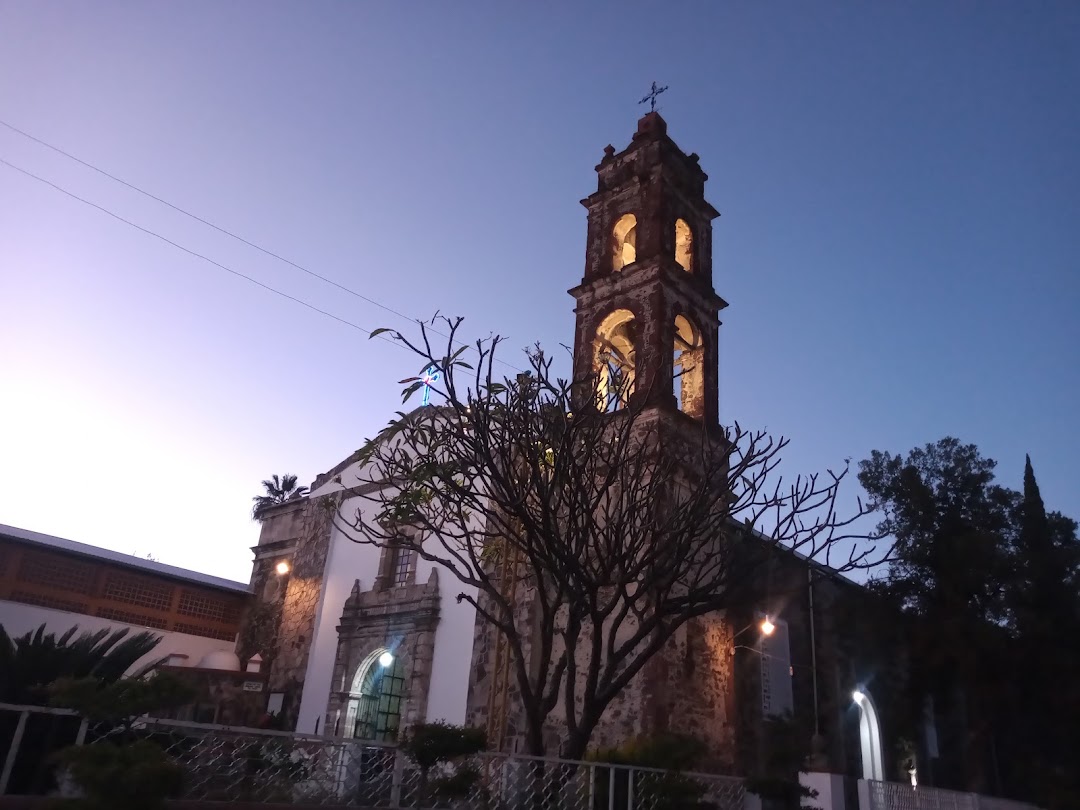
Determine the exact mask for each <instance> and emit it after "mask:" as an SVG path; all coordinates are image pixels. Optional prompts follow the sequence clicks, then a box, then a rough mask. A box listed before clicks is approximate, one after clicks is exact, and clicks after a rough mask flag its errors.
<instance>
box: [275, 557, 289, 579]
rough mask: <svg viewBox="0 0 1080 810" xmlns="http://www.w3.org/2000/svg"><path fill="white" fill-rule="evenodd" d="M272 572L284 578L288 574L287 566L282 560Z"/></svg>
mask: <svg viewBox="0 0 1080 810" xmlns="http://www.w3.org/2000/svg"><path fill="white" fill-rule="evenodd" d="M274 570H275V571H277V572H278V575H279V576H285V575H286V574H287V573H289V564H288V563H287V562H285V560H282V561H281V562H279V563H278V564H277V565H276V566H274Z"/></svg>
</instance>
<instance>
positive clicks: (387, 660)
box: [379, 650, 394, 669]
mask: <svg viewBox="0 0 1080 810" xmlns="http://www.w3.org/2000/svg"><path fill="white" fill-rule="evenodd" d="M392 663H394V654H393V653H392V652H390V651H389V650H387V651H386V652H384V653H383V654H382V655H380V656H379V666H380V667H382V668H383V669H386V668H387V667H388V666H390V665H391V664H392Z"/></svg>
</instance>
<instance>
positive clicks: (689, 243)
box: [675, 219, 694, 273]
mask: <svg viewBox="0 0 1080 810" xmlns="http://www.w3.org/2000/svg"><path fill="white" fill-rule="evenodd" d="M675 261H677V262H678V263H679V266H680V267H682V269H683V270H685V271H686V272H687V273H689V272H690V271H691V270H693V268H694V234H693V232H692V231H691V230H690V226H689V225H688V224H687V222H686V220H685V219H677V220H675Z"/></svg>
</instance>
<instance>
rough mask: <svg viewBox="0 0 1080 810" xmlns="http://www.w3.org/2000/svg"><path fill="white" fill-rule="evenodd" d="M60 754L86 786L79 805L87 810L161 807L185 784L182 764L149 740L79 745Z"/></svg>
mask: <svg viewBox="0 0 1080 810" xmlns="http://www.w3.org/2000/svg"><path fill="white" fill-rule="evenodd" d="M57 758H58V760H59V761H60V763H61V764H62V765H63V766H66V767H67V768H68V770H69V772H70V774H71V776H72V778H73V779H74V780H75V782H76V784H78V785H79V787H80V788H82V791H83V794H84V798H83V799H81V800H79V801H78V802H75V803H74V804H75V806H78V807H82V808H86V810H157V808H160V807H162V806H163V804H164V801H165V799H167V798H169V797H172V796H176V795H178V794H179V792H180V788H181V787H182V784H183V772H182V771H181V769H180V766H178V765H176V764H175V763H174V762H171V761H170V760H169V758H168V757H167V756H166V755H165V752H164V751H162V750H161V749H160V748H159V747H158V746H156V745H154V744H153V743H151V742H149V741H147V740H138V741H136V742H130V743H126V744H122V745H114V744H112V743H107V742H98V743H95V744H93V745H79V746H75V747H72V748H67V749H65V750H64V751H61V752H60V753H59V754H58V755H57Z"/></svg>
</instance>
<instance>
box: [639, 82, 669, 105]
mask: <svg viewBox="0 0 1080 810" xmlns="http://www.w3.org/2000/svg"><path fill="white" fill-rule="evenodd" d="M665 90H667V85H666V84H665V85H664V86H663V87H657V86H656V82H653V83H652V90H650V91H649V92H648V93H647V94H646V95H645V98H643V99H641V101H639V102H638V104H644V103H645V102H646V101H647V102H649V112H656V97H657V96H658V95H660V94H661V93H663V92H664V91H665Z"/></svg>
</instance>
